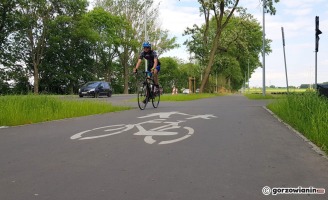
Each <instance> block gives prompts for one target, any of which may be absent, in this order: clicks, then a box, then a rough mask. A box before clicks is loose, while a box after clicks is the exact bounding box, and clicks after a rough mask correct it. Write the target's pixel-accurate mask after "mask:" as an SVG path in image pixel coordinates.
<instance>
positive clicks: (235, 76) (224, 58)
mask: <svg viewBox="0 0 328 200" xmlns="http://www.w3.org/2000/svg"><path fill="white" fill-rule="evenodd" d="M224 18H225V17H224ZM205 30H206V27H205V25H203V26H201V27H194V28H193V29H187V30H186V31H185V33H186V34H189V35H191V39H189V40H187V41H186V42H185V44H186V45H187V47H188V49H189V51H190V52H193V53H194V55H195V57H196V59H198V60H200V63H201V64H204V63H206V62H207V60H206V58H208V56H209V52H210V50H209V49H208V46H204V44H203V33H204V32H205ZM215 30H216V20H215V19H214V18H212V19H211V20H210V21H209V24H208V36H207V38H206V39H207V41H208V43H209V44H210V43H213V42H214V40H215V36H216V32H215ZM270 42H271V40H269V39H267V40H266V52H267V53H269V52H271V49H270V46H269V45H270ZM261 51H262V30H261V26H260V24H259V23H258V22H257V21H256V20H255V19H254V17H253V16H252V15H250V14H247V13H246V10H245V9H242V8H239V16H238V17H237V16H232V17H231V19H230V22H229V24H227V26H226V28H225V29H224V30H223V31H222V33H221V39H220V45H219V46H218V50H217V53H216V54H215V56H214V58H213V67H212V69H211V73H213V74H219V75H222V76H223V77H224V78H225V79H226V83H227V86H226V85H225V86H224V87H226V88H227V87H228V88H230V89H234V90H236V89H239V87H240V86H241V84H242V82H243V80H244V73H245V72H247V71H248V66H250V73H252V71H254V70H255V69H256V68H257V67H258V66H261V63H260V61H259V54H260V52H261ZM222 76H221V77H222Z"/></svg>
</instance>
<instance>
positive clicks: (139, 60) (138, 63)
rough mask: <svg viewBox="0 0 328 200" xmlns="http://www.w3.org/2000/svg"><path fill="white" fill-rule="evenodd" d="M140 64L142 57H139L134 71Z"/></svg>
mask: <svg viewBox="0 0 328 200" xmlns="http://www.w3.org/2000/svg"><path fill="white" fill-rule="evenodd" d="M140 64H141V59H140V58H139V59H138V62H137V64H136V67H135V68H134V72H135V71H136V70H137V69H138V68H139V66H140Z"/></svg>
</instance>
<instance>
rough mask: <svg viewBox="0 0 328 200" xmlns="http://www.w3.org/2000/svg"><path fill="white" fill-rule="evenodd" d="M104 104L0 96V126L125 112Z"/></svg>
mask: <svg viewBox="0 0 328 200" xmlns="http://www.w3.org/2000/svg"><path fill="white" fill-rule="evenodd" d="M127 109H129V107H123V106H112V105H111V104H109V103H106V102H93V101H78V100H63V99H60V98H58V97H56V96H45V95H36V96H34V95H27V96H0V110H1V112H0V126H15V125H22V124H31V123H37V122H44V121H51V120H58V119H64V118H72V117H80V116H86V115H93V114H102V113H108V112H116V111H121V110H127Z"/></svg>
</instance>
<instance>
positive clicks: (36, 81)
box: [33, 63, 39, 94]
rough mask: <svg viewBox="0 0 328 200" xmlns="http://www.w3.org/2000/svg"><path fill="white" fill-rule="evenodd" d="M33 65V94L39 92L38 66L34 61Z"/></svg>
mask: <svg viewBox="0 0 328 200" xmlns="http://www.w3.org/2000/svg"><path fill="white" fill-rule="evenodd" d="M33 65H34V94H39V68H38V65H37V64H36V63H34V64H33Z"/></svg>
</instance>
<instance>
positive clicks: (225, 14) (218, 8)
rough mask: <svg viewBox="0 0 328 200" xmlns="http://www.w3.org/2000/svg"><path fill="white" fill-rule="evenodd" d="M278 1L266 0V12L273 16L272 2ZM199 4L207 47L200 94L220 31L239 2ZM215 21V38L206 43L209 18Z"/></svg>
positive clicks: (216, 0)
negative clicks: (203, 21)
mask: <svg viewBox="0 0 328 200" xmlns="http://www.w3.org/2000/svg"><path fill="white" fill-rule="evenodd" d="M278 1H279V0H268V1H267V5H266V8H267V11H268V12H270V13H272V14H274V13H275V9H274V7H273V2H278ZM198 2H199V3H200V11H201V14H202V15H203V16H204V20H205V29H204V32H203V37H202V38H203V41H202V42H203V45H204V46H208V47H209V51H208V56H207V60H206V62H207V67H206V68H205V70H204V78H203V81H202V83H201V87H200V92H203V90H204V87H205V85H206V83H207V82H208V79H209V75H210V72H211V70H212V67H213V64H214V57H215V55H216V54H217V52H218V49H219V46H220V39H221V35H222V31H223V30H224V29H225V28H226V26H227V25H228V23H229V20H230V19H231V17H232V16H233V14H234V12H235V11H236V10H238V9H239V8H238V4H239V0H210V1H209V0H198ZM212 17H213V18H214V19H215V22H216V26H215V30H214V33H215V37H214V40H213V41H212V43H209V41H208V34H209V25H210V20H211V18H212Z"/></svg>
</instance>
